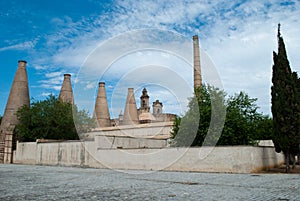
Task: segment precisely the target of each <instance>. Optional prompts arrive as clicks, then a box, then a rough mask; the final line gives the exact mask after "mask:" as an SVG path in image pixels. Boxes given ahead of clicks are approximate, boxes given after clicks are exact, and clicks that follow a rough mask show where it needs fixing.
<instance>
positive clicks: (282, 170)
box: [260, 165, 300, 174]
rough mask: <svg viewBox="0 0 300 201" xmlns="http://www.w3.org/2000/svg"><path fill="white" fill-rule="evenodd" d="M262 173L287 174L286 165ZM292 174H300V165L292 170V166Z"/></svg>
mask: <svg viewBox="0 0 300 201" xmlns="http://www.w3.org/2000/svg"><path fill="white" fill-rule="evenodd" d="M260 173H286V172H285V165H280V166H278V167H273V168H269V169H266V170H262V171H261V172H260ZM290 174H300V165H296V167H295V169H292V165H290Z"/></svg>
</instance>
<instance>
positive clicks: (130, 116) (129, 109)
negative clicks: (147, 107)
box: [122, 88, 139, 125]
mask: <svg viewBox="0 0 300 201" xmlns="http://www.w3.org/2000/svg"><path fill="white" fill-rule="evenodd" d="M138 123H139V115H138V110H137V107H136V102H135V98H134V89H133V88H128V94H127V99H126V105H125V110H124V118H123V122H122V124H123V125H131V124H138Z"/></svg>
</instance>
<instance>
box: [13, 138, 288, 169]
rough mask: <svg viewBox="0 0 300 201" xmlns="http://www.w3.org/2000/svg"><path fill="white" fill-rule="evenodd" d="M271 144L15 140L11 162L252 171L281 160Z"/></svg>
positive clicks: (122, 167) (275, 163)
mask: <svg viewBox="0 0 300 201" xmlns="http://www.w3.org/2000/svg"><path fill="white" fill-rule="evenodd" d="M283 161H284V158H283V155H282V154H278V153H276V152H275V151H274V148H273V147H252V146H234V147H230V146H228V147H203V148H163V149H99V148H98V145H97V143H95V142H94V141H87V142H58V143H18V144H17V150H16V152H15V158H14V163H22V164H39V165H64V166H82V167H83V166H84V167H95V168H110V169H124V170H126V169H140V170H169V171H199V172H232V173H251V172H256V171H258V170H260V169H262V168H265V167H270V166H274V165H277V164H280V163H283Z"/></svg>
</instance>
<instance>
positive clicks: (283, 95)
mask: <svg viewBox="0 0 300 201" xmlns="http://www.w3.org/2000/svg"><path fill="white" fill-rule="evenodd" d="M277 37H278V53H275V52H273V61H274V65H273V76H272V83H273V85H272V88H271V95H272V107H271V109H272V114H273V127H274V132H273V142H274V144H275V145H276V151H277V152H280V151H283V152H284V153H285V155H286V167H287V169H286V170H287V171H289V165H288V164H289V162H288V161H289V155H290V154H295V153H294V152H297V151H299V144H300V134H299V125H300V108H299V107H300V98H299V97H300V92H299V78H298V76H297V73H292V71H291V68H290V64H289V61H288V58H287V53H286V49H285V44H284V41H283V38H282V36H281V34H280V25H279V26H278V36H277ZM295 150H296V151H295Z"/></svg>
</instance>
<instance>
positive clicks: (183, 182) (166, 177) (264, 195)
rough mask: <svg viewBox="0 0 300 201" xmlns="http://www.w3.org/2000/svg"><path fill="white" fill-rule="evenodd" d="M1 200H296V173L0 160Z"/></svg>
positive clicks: (299, 190)
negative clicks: (29, 163) (53, 164)
mask: <svg viewBox="0 0 300 201" xmlns="http://www.w3.org/2000/svg"><path fill="white" fill-rule="evenodd" d="M0 200H120V201H121V200H142V201H147V200H300V175H299V174H290V175H287V174H217V173H188V172H146V171H126V172H121V171H114V170H103V169H84V168H71V167H48V166H26V165H4V164H0Z"/></svg>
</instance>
